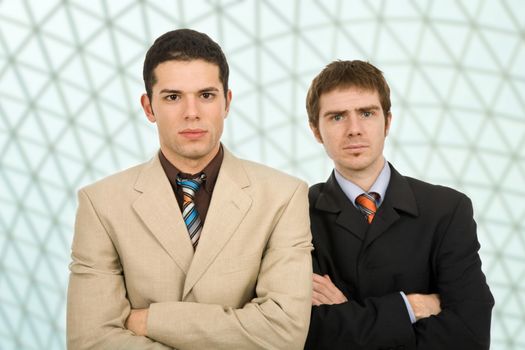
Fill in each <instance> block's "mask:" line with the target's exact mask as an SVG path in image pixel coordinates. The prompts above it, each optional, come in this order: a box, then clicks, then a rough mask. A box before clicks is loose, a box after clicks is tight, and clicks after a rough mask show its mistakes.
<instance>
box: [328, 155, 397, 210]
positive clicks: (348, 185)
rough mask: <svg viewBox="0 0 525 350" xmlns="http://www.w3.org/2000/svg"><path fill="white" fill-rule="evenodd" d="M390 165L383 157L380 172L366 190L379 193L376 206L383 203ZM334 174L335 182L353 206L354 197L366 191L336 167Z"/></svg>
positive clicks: (388, 180)
mask: <svg viewBox="0 0 525 350" xmlns="http://www.w3.org/2000/svg"><path fill="white" fill-rule="evenodd" d="M390 173H391V171H390V166H389V165H388V162H387V161H386V159H385V164H384V165H383V169H381V172H380V173H379V176H378V177H377V179H376V180H375V181H374V183H373V184H372V187H370V190H369V191H368V192H376V193H379V195H380V198H379V203H377V206H378V207H380V206H381V203H383V199H384V198H385V193H386V188H387V187H388V183H389V182H390ZM334 175H335V179H336V181H337V183H338V184H339V186H340V187H341V189H342V190H343V192H344V194H345V195H346V197H347V198H348V199H349V200H350V202H352V204H353V205H354V206H356V204H355V199H356V198H357V196H359V195H360V194H362V193H364V192H366V191H365V190H363V189H362V188H361V187H359V186H357V185H356V184H354V183H353V182H352V181H350V180H348V179H346V178H345V177H344V176H343V175H341V174H340V173H339V172H338V171H337V169H334Z"/></svg>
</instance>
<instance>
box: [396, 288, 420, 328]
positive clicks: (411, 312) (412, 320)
mask: <svg viewBox="0 0 525 350" xmlns="http://www.w3.org/2000/svg"><path fill="white" fill-rule="evenodd" d="M399 294H401V296H402V297H403V300H404V301H405V305H406V307H407V311H408V316H410V322H412V324H414V323H416V315H415V314H414V310H412V306H411V305H410V303H409V302H408V299H407V296H406V295H405V293H403V292H399Z"/></svg>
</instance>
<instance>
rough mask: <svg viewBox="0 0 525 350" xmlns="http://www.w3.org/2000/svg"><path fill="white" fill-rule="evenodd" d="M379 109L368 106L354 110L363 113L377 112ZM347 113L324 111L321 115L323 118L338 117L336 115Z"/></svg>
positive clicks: (374, 106)
mask: <svg viewBox="0 0 525 350" xmlns="http://www.w3.org/2000/svg"><path fill="white" fill-rule="evenodd" d="M380 108H381V107H379V106H378V105H369V106H363V107H359V108H356V109H355V110H356V111H358V112H364V111H378V110H379V109H380ZM347 112H348V109H341V110H333V111H326V112H325V113H323V115H322V116H323V117H330V116H332V115H338V114H345V113H347Z"/></svg>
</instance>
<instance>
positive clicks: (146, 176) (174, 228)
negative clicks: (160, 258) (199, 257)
mask: <svg viewBox="0 0 525 350" xmlns="http://www.w3.org/2000/svg"><path fill="white" fill-rule="evenodd" d="M135 189H136V190H137V191H138V192H141V195H140V196H139V197H138V199H137V200H136V201H135V202H134V203H133V208H134V210H135V212H136V213H137V215H138V216H139V217H140V218H141V219H142V221H143V222H144V224H145V225H146V226H147V227H148V228H149V230H150V231H151V232H152V234H153V235H154V236H155V237H156V238H157V240H158V241H159V243H160V244H161V245H162V247H163V248H164V249H165V250H166V251H167V252H168V254H169V255H170V256H171V258H172V259H173V260H174V261H175V263H176V264H177V265H178V266H179V268H180V269H181V270H182V271H184V273H187V272H188V269H189V267H190V264H191V260H192V258H193V247H192V245H191V241H190V239H189V236H188V233H187V229H186V225H185V224H184V221H183V220H182V215H181V213H180V208H179V205H178V204H177V200H176V198H175V194H174V193H173V189H172V188H171V185H170V183H169V181H168V178H167V176H166V174H165V173H164V170H163V169H162V166H161V164H160V160H159V158H158V156H156V157H154V159H152V160H151V161H150V162H149V163H148V164H146V165H145V167H144V169H143V171H142V172H141V173H140V175H139V177H138V178H137V181H136V183H135Z"/></svg>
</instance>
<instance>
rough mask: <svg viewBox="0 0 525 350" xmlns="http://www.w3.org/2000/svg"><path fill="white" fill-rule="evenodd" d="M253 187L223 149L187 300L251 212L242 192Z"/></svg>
mask: <svg viewBox="0 0 525 350" xmlns="http://www.w3.org/2000/svg"><path fill="white" fill-rule="evenodd" d="M249 185H250V182H249V179H248V176H247V174H246V172H245V170H244V168H243V166H242V164H241V162H240V160H239V159H237V158H235V157H234V156H233V155H232V154H231V153H229V152H228V151H227V150H226V149H224V160H223V162H222V165H221V170H220V171H219V175H218V177H217V182H216V183H215V187H214V190H213V195H212V199H211V202H210V208H209V209H208V214H207V216H206V221H205V223H204V227H203V230H202V233H201V238H200V239H199V245H198V246H197V250H196V251H195V255H194V257H193V261H192V263H191V266H190V268H189V271H188V275H187V277H186V282H185V284H184V292H183V296H182V298H183V299H184V298H185V297H186V296H187V295H188V293H189V292H190V291H191V289H192V288H193V286H194V285H195V284H196V283H197V281H198V280H199V279H200V278H201V277H202V275H203V274H204V272H205V271H206V270H207V269H208V267H209V266H210V264H212V263H213V261H214V260H215V258H216V257H217V255H218V254H219V252H220V251H221V250H222V249H223V248H224V246H225V245H226V243H227V242H228V241H229V240H230V238H231V236H232V235H233V233H234V232H235V231H236V230H237V227H238V226H239V224H240V223H241V221H242V220H243V218H244V216H245V215H246V213H247V212H248V210H249V208H250V206H251V204H252V199H251V197H250V196H248V195H247V194H246V193H245V192H244V191H243V188H246V187H248V186H249Z"/></svg>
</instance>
